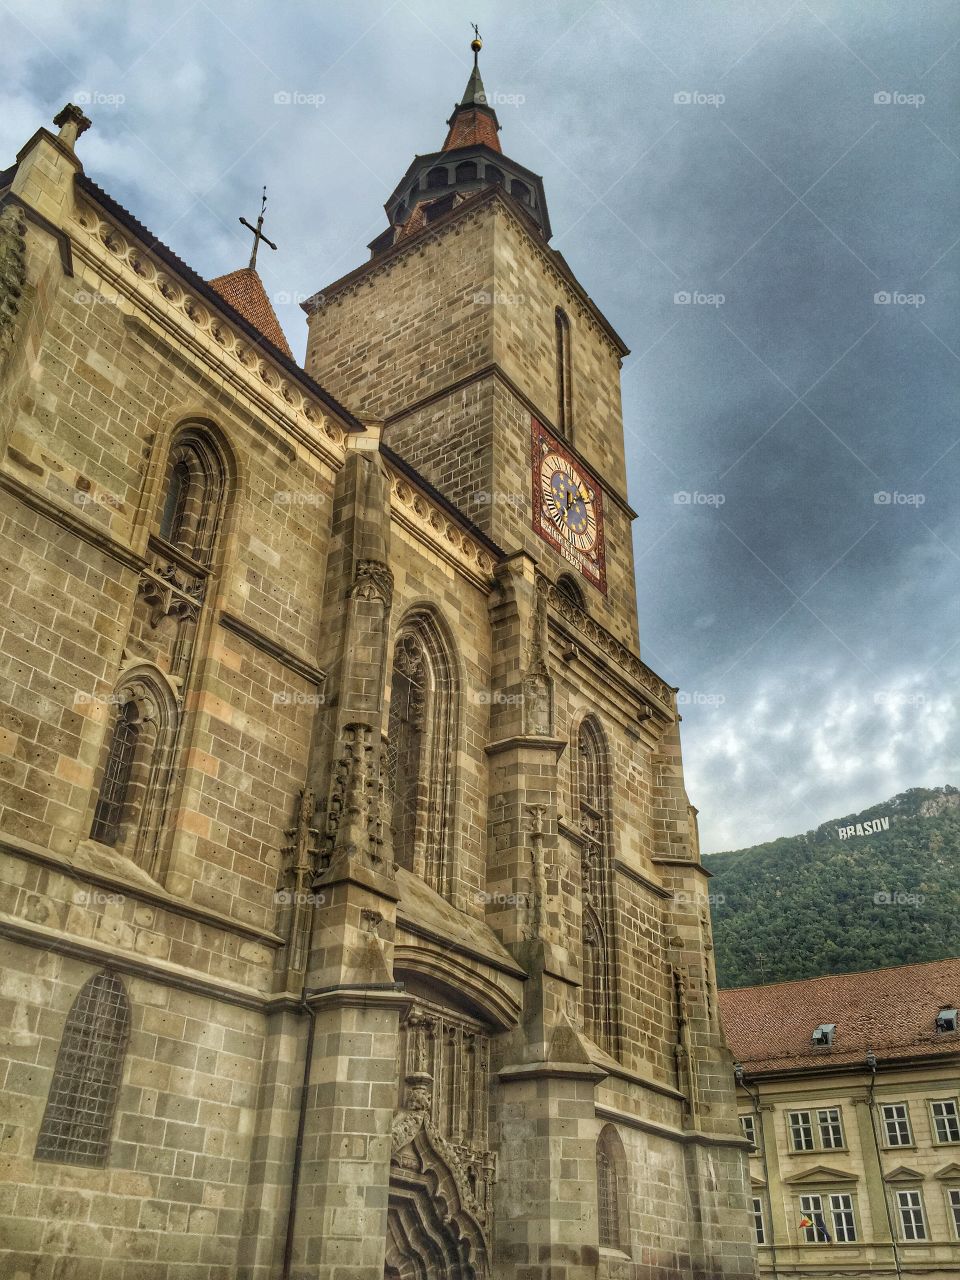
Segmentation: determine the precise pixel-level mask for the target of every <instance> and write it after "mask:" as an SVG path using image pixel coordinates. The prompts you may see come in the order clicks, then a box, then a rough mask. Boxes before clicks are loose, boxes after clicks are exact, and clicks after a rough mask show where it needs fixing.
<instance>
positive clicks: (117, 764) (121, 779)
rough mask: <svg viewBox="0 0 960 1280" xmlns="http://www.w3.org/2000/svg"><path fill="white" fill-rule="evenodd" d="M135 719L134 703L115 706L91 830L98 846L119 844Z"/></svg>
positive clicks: (136, 732)
mask: <svg viewBox="0 0 960 1280" xmlns="http://www.w3.org/2000/svg"><path fill="white" fill-rule="evenodd" d="M138 720H139V715H138V711H137V704H136V703H135V702H134V701H133V700H132V699H131V700H130V701H129V702H125V703H123V705H122V706H120V707H118V709H117V714H116V716H115V717H114V722H113V731H112V733H111V735H110V745H109V747H108V749H107V759H106V762H105V764H104V766H103V780H102V781H101V783H100V793H99V795H98V796H97V807H96V810H95V812H94V815H93V827H92V829H91V831H90V838H91V839H92V840H99V841H100V843H101V844H109V845H115V844H117V843H119V840H120V836H121V833H122V831H123V823H124V821H125V820H126V817H127V813H128V810H129V808H130V802H131V800H132V796H131V794H130V792H131V786H130V784H131V781H132V777H133V763H134V758H135V756H136V751H137V738H138V736H139V734H140V725H139V723H138Z"/></svg>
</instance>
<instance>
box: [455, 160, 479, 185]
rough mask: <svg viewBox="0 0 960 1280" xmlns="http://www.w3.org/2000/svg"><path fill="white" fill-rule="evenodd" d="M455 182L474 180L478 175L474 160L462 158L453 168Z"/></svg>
mask: <svg viewBox="0 0 960 1280" xmlns="http://www.w3.org/2000/svg"><path fill="white" fill-rule="evenodd" d="M454 172H455V174H456V180H457V182H458V183H459V182H476V180H477V177H478V171H477V162H476V160H463V161H461V163H460V164H458V165H457V167H456V169H455V171H454Z"/></svg>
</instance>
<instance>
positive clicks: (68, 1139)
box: [35, 973, 130, 1165]
mask: <svg viewBox="0 0 960 1280" xmlns="http://www.w3.org/2000/svg"><path fill="white" fill-rule="evenodd" d="M129 1028H130V1006H129V1004H128V1003H127V995H126V992H125V991H124V989H123V983H122V982H121V981H120V979H119V978H118V977H116V975H115V974H110V973H98V974H96V975H95V976H94V977H92V978H90V979H89V980H88V981H87V982H86V983H85V985H84V986H83V987H82V988H81V989H80V993H79V995H78V996H77V998H76V1000H74V1002H73V1005H72V1006H71V1008H70V1012H69V1013H68V1014H67V1021H66V1023H65V1024H64V1028H63V1036H62V1038H61V1040H60V1052H59V1053H58V1054H57V1065H56V1066H55V1067H54V1071H53V1080H52V1081H51V1084H50V1092H49V1094H48V1096H47V1107H46V1110H45V1111H44V1113H43V1122H42V1123H41V1125H40V1134H39V1136H38V1138H37V1147H36V1152H35V1155H36V1158H37V1159H38V1160H53V1161H57V1162H58V1163H60V1164H86V1165H103V1164H106V1162H107V1156H108V1155H109V1153H110V1133H111V1129H112V1128H113V1113H114V1109H115V1107H116V1103H117V1094H118V1092H119V1090H120V1082H121V1078H122V1076H123V1058H124V1053H125V1052H126V1047H127V1036H128V1034H129Z"/></svg>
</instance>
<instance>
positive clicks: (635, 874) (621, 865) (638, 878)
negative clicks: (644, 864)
mask: <svg viewBox="0 0 960 1280" xmlns="http://www.w3.org/2000/svg"><path fill="white" fill-rule="evenodd" d="M613 865H614V867H615V868H616V870H617V871H618V872H619V873H620V875H622V876H626V877H627V879H628V880H633V881H634V882H635V883H636V884H638V885H640V886H641V888H643V889H647V890H649V892H650V893H652V894H654V895H655V896H656V897H658V898H666V899H669V898H672V897H673V891H672V890H670V889H667V888H665V887H664V886H663V885H662V884H658V883H657V881H656V880H652V879H651V878H650V877H649V876H645V875H644V874H643V872H642V871H638V870H637V868H636V867H631V866H630V865H629V864H628V863H626V862H624V861H623V859H622V858H614V860H613Z"/></svg>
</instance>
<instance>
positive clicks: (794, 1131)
mask: <svg viewBox="0 0 960 1280" xmlns="http://www.w3.org/2000/svg"><path fill="white" fill-rule="evenodd" d="M787 1129H788V1131H789V1133H790V1150H791V1151H815V1150H816V1138H815V1137H814V1129H813V1120H812V1119H811V1113H810V1112H809V1111H788V1112H787ZM798 1131H799V1133H801V1134H803V1135H804V1136H805V1137H809V1139H810V1141H809V1143H806V1142H805V1143H804V1144H803V1145H802V1146H801V1145H799V1144H798V1142H797V1137H798Z"/></svg>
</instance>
